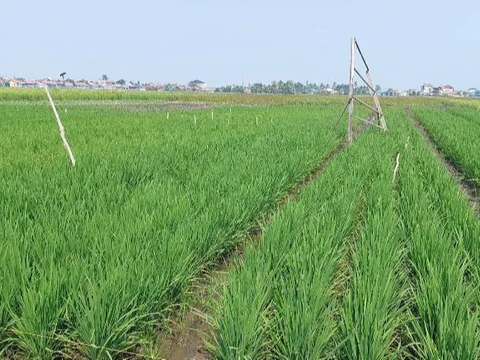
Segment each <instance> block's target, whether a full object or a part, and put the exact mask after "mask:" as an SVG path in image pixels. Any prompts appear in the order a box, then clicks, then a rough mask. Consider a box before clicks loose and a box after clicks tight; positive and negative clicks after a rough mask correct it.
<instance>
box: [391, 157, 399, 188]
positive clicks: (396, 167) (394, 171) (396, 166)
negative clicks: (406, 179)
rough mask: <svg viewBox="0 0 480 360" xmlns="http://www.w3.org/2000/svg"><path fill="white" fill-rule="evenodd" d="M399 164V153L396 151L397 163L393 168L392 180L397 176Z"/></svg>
mask: <svg viewBox="0 0 480 360" xmlns="http://www.w3.org/2000/svg"><path fill="white" fill-rule="evenodd" d="M399 164H400V153H398V155H397V165H395V169H394V170H393V181H392V182H395V177H396V176H397V172H398V165H399Z"/></svg>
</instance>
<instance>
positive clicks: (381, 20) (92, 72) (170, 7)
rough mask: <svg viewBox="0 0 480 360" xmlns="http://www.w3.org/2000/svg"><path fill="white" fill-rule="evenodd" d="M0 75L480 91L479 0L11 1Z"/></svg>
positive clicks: (2, 28)
mask: <svg viewBox="0 0 480 360" xmlns="http://www.w3.org/2000/svg"><path fill="white" fill-rule="evenodd" d="M1 8H2V9H1V12H2V20H1V21H0V33H1V34H2V53H1V56H0V76H13V75H16V76H23V77H27V78H41V77H58V75H59V74H60V72H62V71H66V72H67V76H68V77H72V78H74V79H81V78H88V79H98V78H100V77H101V75H102V74H104V73H105V74H107V75H108V76H109V77H110V78H111V79H114V80H117V79H120V78H124V79H126V80H134V81H136V80H140V81H142V82H144V81H159V82H167V81H175V82H179V83H187V82H188V81H190V80H193V79H197V78H198V79H201V80H203V81H206V82H207V83H209V84H211V85H213V86H220V85H227V84H231V83H236V84H240V83H242V80H243V82H244V83H245V84H248V83H253V82H271V81H272V80H294V81H301V82H304V81H306V80H308V81H310V82H317V83H321V82H323V83H332V82H333V81H336V82H339V83H346V82H347V81H348V62H349V56H350V55H349V51H350V50H349V39H350V37H352V36H356V37H357V40H358V42H359V44H360V46H361V47H362V50H363V52H364V54H365V56H366V58H367V60H368V62H369V65H370V67H371V71H372V75H373V80H374V82H375V83H377V84H379V85H382V86H383V87H387V86H388V87H394V88H418V87H419V86H420V85H421V84H422V83H423V82H431V83H434V84H445V83H448V84H451V85H453V86H455V87H456V88H468V87H471V86H477V87H480V72H479V71H478V68H479V66H478V65H479V64H480V30H479V25H478V24H479V19H480V2H479V1H478V0H457V1H446V0H436V1H433V0H416V1H412V0H403V1H400V0H397V1H389V0H382V1H380V0H372V1H365V0H364V1H356V0H344V1H341V0H337V1H335V0H330V1H319V0H317V1H313V0H309V1H307V0H295V1H288V2H286V1H283V0H277V1H271V0H267V1H261V0H257V1H253V0H245V1H228V0H223V1H220V0H209V1H192V0H176V1H154V0H136V1H123V0H121V1H119V0H117V1H113V0H96V1H93V0H79V1H60V0H43V1H37V0H15V1H13V0H12V1H9V0H4V3H3V4H2V6H1Z"/></svg>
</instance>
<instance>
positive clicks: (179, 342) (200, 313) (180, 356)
mask: <svg viewBox="0 0 480 360" xmlns="http://www.w3.org/2000/svg"><path fill="white" fill-rule="evenodd" d="M361 130H363V129H361ZM346 146H347V141H346V140H340V141H339V143H338V144H337V145H336V146H335V147H334V148H333V149H332V150H331V151H330V152H329V153H328V154H327V155H326V156H325V157H324V158H323V159H322V161H321V162H320V163H319V164H317V166H315V167H314V168H313V169H312V170H311V171H310V172H309V173H308V174H307V176H305V177H304V178H303V179H302V180H301V181H300V182H299V183H298V184H297V185H296V186H294V187H293V188H292V189H290V191H289V192H288V193H287V194H286V195H285V196H284V197H283V198H282V199H281V200H280V201H279V202H278V204H277V206H276V208H275V210H274V211H272V212H271V213H270V214H269V215H268V216H265V217H264V218H263V219H260V220H258V222H257V223H255V224H254V225H252V227H251V228H250V230H249V235H248V236H247V237H246V238H245V239H244V240H243V241H242V242H241V243H240V244H239V245H238V247H237V249H236V250H235V251H233V253H232V254H231V255H230V256H229V257H228V258H226V259H225V260H224V261H223V262H222V263H220V264H218V265H217V266H216V267H215V268H214V269H213V270H211V271H210V272H209V273H208V274H206V275H205V276H204V277H203V278H202V279H201V280H200V281H199V283H198V284H197V286H196V287H195V295H196V299H195V305H194V307H193V309H191V310H190V311H188V312H187V314H186V315H184V316H182V317H181V318H178V319H175V320H174V321H173V326H172V330H171V333H170V334H167V335H162V339H161V340H160V347H161V349H162V355H163V357H165V359H167V360H206V359H210V356H209V354H208V353H207V352H206V351H205V350H204V349H203V344H204V341H205V340H207V341H208V340H209V338H210V334H211V333H212V328H211V326H210V325H209V324H208V322H207V321H206V319H205V315H204V314H206V313H208V310H207V306H206V304H207V302H208V301H209V299H210V298H211V297H212V296H215V294H216V291H215V290H216V289H219V288H220V287H221V286H222V285H223V284H224V283H225V281H226V278H227V272H228V270H229V269H231V268H232V267H233V266H235V263H236V262H235V260H237V259H239V258H242V256H243V253H244V249H245V245H246V244H247V243H251V242H254V241H258V240H260V239H261V237H262V233H263V229H264V228H265V227H266V226H267V225H268V224H269V223H270V222H271V220H272V217H273V216H274V214H276V213H278V212H279V211H281V210H282V208H283V207H284V206H285V204H286V203H287V202H289V201H295V200H296V199H297V198H298V196H299V194H300V192H301V191H302V189H304V188H305V187H307V186H308V185H309V184H310V183H312V182H313V181H315V180H316V179H317V178H318V177H319V176H320V175H321V174H322V172H323V171H324V170H325V168H326V167H327V166H328V164H330V162H331V161H333V159H334V158H335V157H336V156H337V155H338V154H339V153H340V152H341V151H343V150H344V149H345V148H346Z"/></svg>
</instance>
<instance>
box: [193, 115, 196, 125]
mask: <svg viewBox="0 0 480 360" xmlns="http://www.w3.org/2000/svg"><path fill="white" fill-rule="evenodd" d="M193 124H194V125H195V126H197V115H193Z"/></svg>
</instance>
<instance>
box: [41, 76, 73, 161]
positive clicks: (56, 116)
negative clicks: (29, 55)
mask: <svg viewBox="0 0 480 360" xmlns="http://www.w3.org/2000/svg"><path fill="white" fill-rule="evenodd" d="M45 91H46V92H47V96H48V100H49V101H50V106H51V107H52V109H53V113H54V114H55V118H56V119H57V124H58V130H59V131H60V138H61V139H62V142H63V146H64V147H65V149H67V152H68V156H70V161H71V162H72V165H73V166H75V158H74V157H73V153H72V149H70V145H68V142H67V138H66V137H65V128H64V127H63V125H62V122H61V121H60V117H59V116H58V112H57V109H56V108H55V104H54V103H53V100H52V97H51V96H50V91H48V87H47V85H45Z"/></svg>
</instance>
